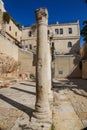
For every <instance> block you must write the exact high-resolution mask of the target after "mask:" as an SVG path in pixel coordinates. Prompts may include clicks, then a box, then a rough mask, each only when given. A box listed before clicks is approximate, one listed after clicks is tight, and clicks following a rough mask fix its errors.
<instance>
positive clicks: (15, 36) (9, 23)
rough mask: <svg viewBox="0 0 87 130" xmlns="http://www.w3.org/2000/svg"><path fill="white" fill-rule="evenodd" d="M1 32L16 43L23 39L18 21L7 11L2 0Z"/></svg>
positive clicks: (0, 3)
mask: <svg viewBox="0 0 87 130" xmlns="http://www.w3.org/2000/svg"><path fill="white" fill-rule="evenodd" d="M0 33H1V34H2V35H4V36H5V37H6V38H8V40H10V41H12V42H14V43H16V44H17V43H20V41H21V36H22V33H21V30H20V29H19V28H18V26H17V23H16V21H15V20H13V19H12V18H11V16H10V15H9V14H8V12H6V10H5V8H4V3H3V1H2V0H0Z"/></svg>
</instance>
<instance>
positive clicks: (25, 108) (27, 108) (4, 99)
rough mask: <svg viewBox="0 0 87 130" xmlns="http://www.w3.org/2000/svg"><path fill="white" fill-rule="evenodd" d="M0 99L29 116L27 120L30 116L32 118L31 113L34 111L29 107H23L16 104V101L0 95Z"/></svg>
mask: <svg viewBox="0 0 87 130" xmlns="http://www.w3.org/2000/svg"><path fill="white" fill-rule="evenodd" d="M0 99H2V100H3V101H5V102H7V103H9V104H10V105H12V106H14V107H16V108H17V109H19V110H21V111H23V112H25V113H26V114H27V115H29V118H30V119H29V120H31V116H32V113H33V111H34V109H32V108H30V107H27V106H25V105H23V104H21V103H18V102H16V101H14V100H12V99H10V98H8V97H6V96H4V95H2V94H0Z"/></svg>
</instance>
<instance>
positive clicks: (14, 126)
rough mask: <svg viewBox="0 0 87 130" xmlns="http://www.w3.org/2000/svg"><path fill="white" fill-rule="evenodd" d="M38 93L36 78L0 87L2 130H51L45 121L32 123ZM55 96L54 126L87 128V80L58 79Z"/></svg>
mask: <svg viewBox="0 0 87 130" xmlns="http://www.w3.org/2000/svg"><path fill="white" fill-rule="evenodd" d="M35 96H36V87H35V82H29V81H23V82H20V83H17V84H15V85H12V86H10V87H9V88H2V89H0V130H49V129H47V128H45V127H44V126H43V124H40V125H39V126H40V127H39V126H38V125H37V127H35V124H34V123H33V124H32V125H31V123H30V120H31V116H32V112H33V111H34V109H35V99H36V97H35ZM53 96H54V99H53V107H52V111H53V124H52V130H83V129H84V128H85V129H87V80H81V79H70V80H68V79H61V80H55V81H54V83H53ZM45 126H46V124H45ZM47 127H48V126H47ZM34 128H35V129H34ZM85 129H84V130H85Z"/></svg>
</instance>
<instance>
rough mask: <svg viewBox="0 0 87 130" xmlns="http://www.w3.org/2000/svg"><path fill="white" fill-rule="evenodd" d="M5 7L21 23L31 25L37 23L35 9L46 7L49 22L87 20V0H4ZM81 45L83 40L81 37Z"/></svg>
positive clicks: (81, 21)
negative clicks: (86, 0) (86, 1)
mask: <svg viewBox="0 0 87 130" xmlns="http://www.w3.org/2000/svg"><path fill="white" fill-rule="evenodd" d="M3 2H4V4H5V9H6V10H7V12H9V14H10V15H11V16H12V17H13V18H14V19H15V20H16V21H17V22H19V23H20V24H21V25H24V26H30V25H32V24H34V23H35V14H34V11H35V10H36V9H37V8H40V7H46V8H47V9H48V13H49V24H54V23H56V22H57V21H58V22H59V23H67V22H74V21H76V20H79V22H80V29H82V23H83V21H84V20H87V4H85V0H3ZM80 42H81V43H80V44H81V45H82V43H83V40H82V38H81V41H80Z"/></svg>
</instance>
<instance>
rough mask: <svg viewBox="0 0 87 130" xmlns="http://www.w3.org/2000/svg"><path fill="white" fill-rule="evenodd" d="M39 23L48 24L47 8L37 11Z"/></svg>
mask: <svg viewBox="0 0 87 130" xmlns="http://www.w3.org/2000/svg"><path fill="white" fill-rule="evenodd" d="M35 16H36V21H37V22H46V21H47V19H48V11H47V9H46V8H39V9H37V10H36V11H35Z"/></svg>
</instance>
